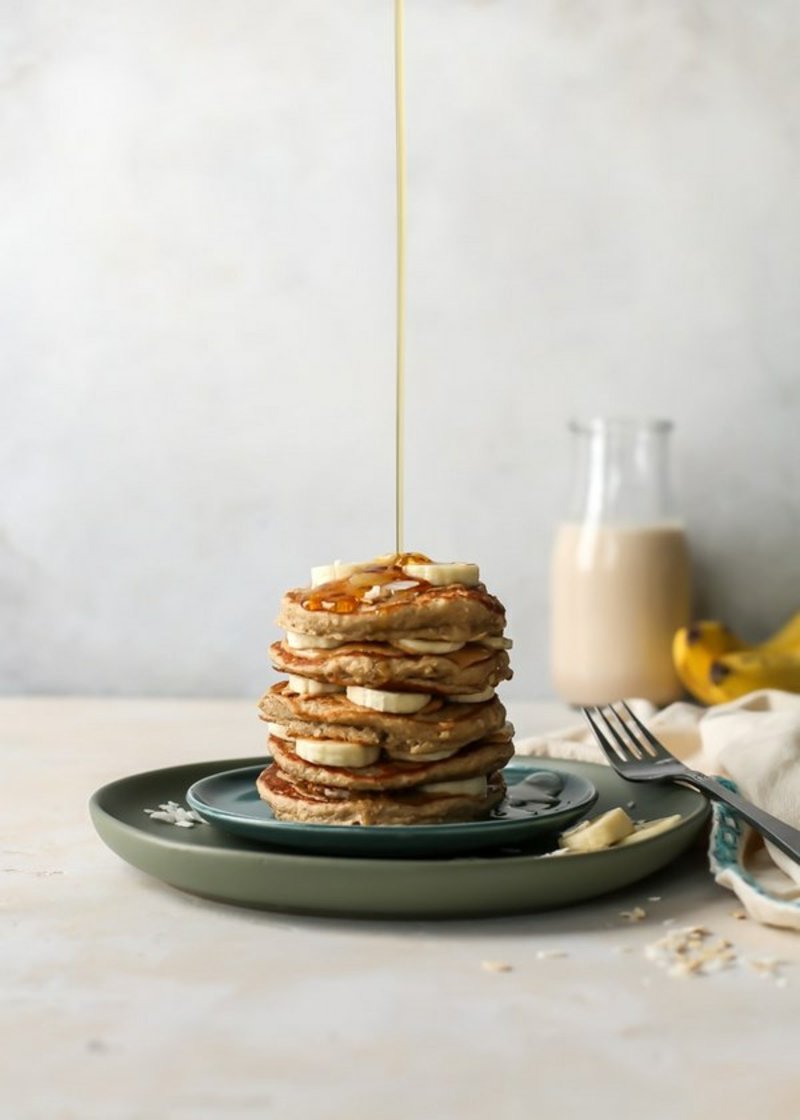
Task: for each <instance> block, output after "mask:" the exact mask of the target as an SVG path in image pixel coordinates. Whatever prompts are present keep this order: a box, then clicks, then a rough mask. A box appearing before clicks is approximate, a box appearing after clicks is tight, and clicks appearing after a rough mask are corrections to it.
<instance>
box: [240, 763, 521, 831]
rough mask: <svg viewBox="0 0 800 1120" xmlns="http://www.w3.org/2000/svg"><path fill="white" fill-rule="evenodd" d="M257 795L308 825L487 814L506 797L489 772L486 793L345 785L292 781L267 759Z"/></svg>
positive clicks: (465, 818) (444, 819) (453, 818)
mask: <svg viewBox="0 0 800 1120" xmlns="http://www.w3.org/2000/svg"><path fill="white" fill-rule="evenodd" d="M256 786H257V789H258V793H259V796H260V797H261V798H262V799H263V800H264V801H266V802H267V804H268V805H270V807H271V808H272V811H273V813H274V814H275V816H276V817H277V818H278V819H279V820H286V821H300V822H304V823H308V824H341V825H419V824H433V823H438V822H447V821H451V822H454V821H472V820H480V819H482V818H483V817H487V816H488V815H489V814H490V813H491V811H492V809H494V808H495V807H496V806H497V805H499V804H500V802H501V801H502V800H503V797H504V796H505V790H506V785H505V781H504V780H503V776H502V774H501V773H500V772H499V771H495V772H494V773H492V774H490V775H489V777H488V783H487V791H486V794H485V796H482V797H479V796H471V795H469V794H436V793H423V792H419V791H418V790H417V791H413V790H398V791H394V792H391V793H385V792H364V791H361V790H346V789H340V788H337V787H329V786H322V785H315V784H312V783H310V782H302V781H297V780H295V779H293V778H292V777H290V776H289V775H287V774H286V773H285V772H284V771H283V770H281V769H279V767H278V766H277V765H276V764H275V763H272V765H270V766H268V767H267V768H266V769H265V770H264V771H262V773H261V774H260V775H259V777H258V779H257V781H256Z"/></svg>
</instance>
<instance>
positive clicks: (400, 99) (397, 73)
mask: <svg viewBox="0 0 800 1120" xmlns="http://www.w3.org/2000/svg"><path fill="white" fill-rule="evenodd" d="M403 38H404V37H403V0H394V118H395V170H396V176H397V186H396V189H397V296H396V299H397V302H396V325H397V340H396V358H395V401H394V423H395V458H394V500H395V506H394V526H395V548H396V549H397V551H398V552H402V549H403V505H404V500H403V475H404V471H403V445H404V429H405V380H404V375H405V350H406V343H405V333H406V332H405V327H406V123H405V95H404V84H405V82H404V73H405V66H404V63H403V53H404V52H403Z"/></svg>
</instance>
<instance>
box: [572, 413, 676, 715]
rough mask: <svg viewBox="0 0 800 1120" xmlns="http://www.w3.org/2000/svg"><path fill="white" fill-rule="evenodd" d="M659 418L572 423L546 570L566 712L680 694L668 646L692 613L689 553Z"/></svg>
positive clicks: (665, 427)
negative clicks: (567, 481) (569, 467)
mask: <svg viewBox="0 0 800 1120" xmlns="http://www.w3.org/2000/svg"><path fill="white" fill-rule="evenodd" d="M671 430H672V424H671V423H670V422H669V421H668V420H650V421H643V420H625V419H597V420H591V421H588V422H586V423H578V422H573V423H572V424H571V425H570V431H571V433H572V457H573V485H572V496H571V500H570V504H569V507H568V510H567V517H566V519H565V520H564V521H563V522H562V523H561V524H560V525H559V527H558V530H557V532H556V537H555V543H554V547H553V555H552V571H551V612H552V613H551V634H550V649H551V671H552V678H553V684H554V687H555V690H556V692H557V693H558V694H559V696H561V697H562V699H564V700H566V701H567V702H568V703H570V704H604V703H609V702H611V701H613V700H620V699H622V698H625V697H643V698H645V699H647V700H651V701H652V702H653V703H655V704H659V705H661V704H667V703H669V702H670V701H672V700H676V699H678V698H679V697H680V696H681V695H682V693H683V690H682V688H681V685H680V682H679V681H678V678H677V676H676V674H675V670H674V667H673V663H672V639H673V636H674V634H675V631H676V630H677V629H678V628H679V627H681V626H685V625H686V624H687V623H688V621H689V618H690V612H691V573H690V559H689V549H688V545H687V540H686V533H685V530H684V527H683V523H682V521H681V520H680V518H679V517H678V516H677V515H676V513H675V510H674V507H673V503H672V496H671V492H670V484H669V436H670V432H671Z"/></svg>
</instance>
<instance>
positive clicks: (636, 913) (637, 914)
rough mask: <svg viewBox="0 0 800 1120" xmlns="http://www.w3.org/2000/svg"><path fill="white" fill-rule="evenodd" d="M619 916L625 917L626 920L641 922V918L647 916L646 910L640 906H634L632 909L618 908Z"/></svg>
mask: <svg viewBox="0 0 800 1120" xmlns="http://www.w3.org/2000/svg"><path fill="white" fill-rule="evenodd" d="M619 916H620V918H625V919H626V921H628V922H641V921H642V919H643V918H646V917H647V911H646V910H644V909H642V907H641V906H634V908H633V910H620V912H619Z"/></svg>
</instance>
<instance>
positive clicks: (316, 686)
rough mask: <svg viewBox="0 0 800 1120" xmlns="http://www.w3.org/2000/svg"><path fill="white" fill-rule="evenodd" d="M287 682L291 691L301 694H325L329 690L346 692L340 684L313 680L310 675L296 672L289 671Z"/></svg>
mask: <svg viewBox="0 0 800 1120" xmlns="http://www.w3.org/2000/svg"><path fill="white" fill-rule="evenodd" d="M287 683H288V685H289V691H290V692H296V693H297V694H298V695H299V696H324V695H326V694H327V693H329V692H344V688H343V687H342V686H341V685H338V684H325V683H324V681H312V679H311V678H310V677H298V676H297V674H296V673H289V674H288V680H287Z"/></svg>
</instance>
